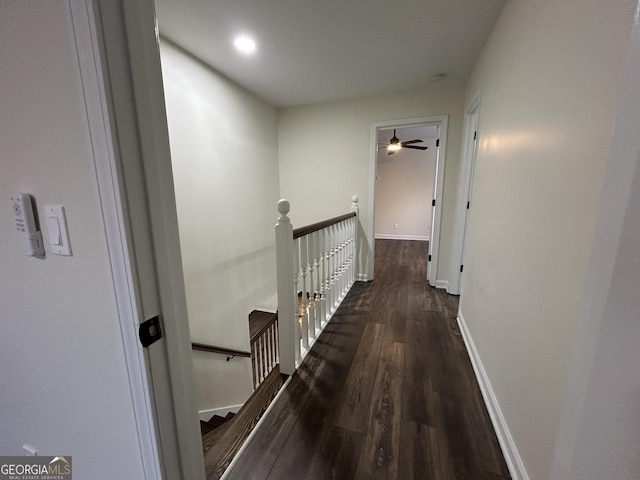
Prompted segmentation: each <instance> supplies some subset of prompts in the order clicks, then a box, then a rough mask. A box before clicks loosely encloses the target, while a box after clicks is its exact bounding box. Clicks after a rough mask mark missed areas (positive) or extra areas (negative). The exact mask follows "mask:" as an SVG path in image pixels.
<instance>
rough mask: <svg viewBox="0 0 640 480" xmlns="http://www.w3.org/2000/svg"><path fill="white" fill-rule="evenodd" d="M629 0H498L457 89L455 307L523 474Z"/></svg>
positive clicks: (590, 196) (597, 183) (560, 387)
mask: <svg viewBox="0 0 640 480" xmlns="http://www.w3.org/2000/svg"><path fill="white" fill-rule="evenodd" d="M634 4H635V1H633V0H626V1H620V2H615V3H608V4H606V5H605V4H603V3H599V2H584V1H578V0H536V1H525V0H512V1H510V2H507V4H506V5H505V9H504V11H503V12H502V14H501V16H500V18H499V20H498V22H497V23H496V26H495V28H494V30H493V32H492V35H491V37H490V39H489V40H488V42H487V44H486V45H485V48H484V51H483V53H482V55H481V57H480V59H479V61H478V63H477V65H476V67H475V69H474V71H473V74H472V77H471V80H470V81H469V83H468V86H467V101H471V100H472V98H473V96H474V95H475V94H476V93H477V92H478V91H479V90H480V88H482V105H481V114H480V137H479V146H478V154H477V162H476V174H475V178H474V190H473V192H474V203H473V207H472V210H471V219H470V231H469V236H468V247H467V257H466V259H465V271H464V275H465V278H464V285H465V289H464V294H463V296H462V299H461V312H462V314H463V316H464V319H465V320H466V323H467V325H468V328H469V331H470V333H471V336H472V338H473V340H474V343H475V345H476V347H477V349H478V352H479V357H480V359H481V361H482V363H483V365H484V368H485V369H486V372H487V376H488V378H489V380H490V383H491V385H492V387H493V389H494V391H495V394H496V398H497V401H498V403H499V406H500V408H501V410H502V413H503V415H504V418H505V420H506V424H507V425H508V428H509V430H510V432H511V434H512V436H513V439H514V441H515V446H516V448H517V450H518V451H519V453H520V455H521V457H522V459H523V461H524V465H525V467H526V470H527V471H528V474H529V476H530V478H532V479H547V478H550V466H551V462H552V458H553V449H554V443H555V439H556V436H557V434H558V425H559V423H560V421H561V417H562V414H563V400H564V396H565V390H566V388H567V382H568V380H569V374H568V372H569V368H568V366H569V364H570V359H571V356H572V351H573V350H574V348H575V347H576V342H575V338H577V337H578V336H577V335H576V332H578V331H580V329H581V328H582V324H581V322H580V321H579V318H578V314H579V311H580V302H581V298H582V292H583V290H584V287H585V280H586V273H587V267H588V264H589V258H590V254H591V246H592V240H593V236H594V228H595V223H596V218H597V211H598V203H599V195H600V191H601V186H602V182H603V178H604V171H605V165H606V162H607V158H608V150H609V147H610V144H611V132H612V130H613V126H614V117H615V110H616V104H617V96H618V92H619V88H620V82H621V78H622V72H623V66H624V61H625V55H626V53H627V47H628V44H629V33H630V27H631V25H632V21H633V8H634ZM594 255H598V252H594ZM593 478H599V477H593Z"/></svg>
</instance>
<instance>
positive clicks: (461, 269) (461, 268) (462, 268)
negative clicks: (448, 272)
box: [460, 265, 464, 273]
mask: <svg viewBox="0 0 640 480" xmlns="http://www.w3.org/2000/svg"><path fill="white" fill-rule="evenodd" d="M463 270H464V265H460V273H462V271H463Z"/></svg>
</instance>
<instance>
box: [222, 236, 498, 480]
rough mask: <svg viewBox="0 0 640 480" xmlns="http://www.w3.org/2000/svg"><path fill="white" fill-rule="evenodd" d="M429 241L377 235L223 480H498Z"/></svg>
mask: <svg viewBox="0 0 640 480" xmlns="http://www.w3.org/2000/svg"><path fill="white" fill-rule="evenodd" d="M426 257H427V243H426V242H413V241H397V240H376V259H375V268H376V272H375V280H374V281H373V282H369V283H364V282H358V283H356V284H355V285H354V286H353V287H352V289H351V291H350V292H349V294H348V295H347V297H346V298H345V300H344V301H343V303H342V305H341V306H340V308H339V310H338V312H336V314H335V315H334V317H333V319H332V321H331V322H330V323H329V325H328V326H327V328H326V329H325V331H324V333H323V334H322V335H321V336H320V337H319V339H318V340H317V342H316V344H315V345H314V348H313V349H312V351H311V352H310V353H309V355H308V356H307V357H306V358H305V360H304V362H303V364H302V366H301V368H300V369H299V371H298V372H297V373H296V374H295V375H294V376H293V377H292V379H291V382H290V383H289V385H288V386H287V388H286V390H285V391H284V392H283V395H281V396H280V398H279V399H278V401H277V402H276V403H275V404H274V408H273V411H272V412H271V413H270V414H269V415H268V416H267V417H266V418H265V423H264V425H263V426H262V428H260V429H259V430H258V431H257V432H256V435H255V437H254V438H253V439H252V440H251V441H250V443H249V444H248V446H247V447H248V448H247V449H246V450H245V451H244V452H243V454H242V455H241V457H240V458H239V461H238V463H237V464H236V466H235V467H234V468H233V469H232V470H231V471H229V472H228V474H229V476H228V478H229V479H236V480H249V479H256V480H257V479H269V480H283V479H288V480H297V479H340V480H349V479H383V480H393V479H399V480H404V479H455V480H458V479H474V480H482V479H487V480H489V479H491V480H497V479H508V478H510V477H509V473H508V470H507V467H506V465H505V462H504V459H503V456H502V453H501V451H500V448H499V445H498V441H497V439H496V436H495V433H494V431H493V428H492V425H491V422H490V420H489V416H488V414H487V412H486V409H485V406H484V403H483V400H482V396H481V393H480V390H479V389H478V385H477V382H476V379H475V376H474V373H473V369H472V367H471V363H470V361H469V358H468V356H467V353H466V349H465V347H464V343H463V340H462V337H461V335H460V332H459V329H458V325H457V322H456V319H455V316H456V313H457V309H458V297H454V296H451V295H448V294H447V293H446V292H444V291H442V290H436V289H434V288H432V287H430V286H429V285H428V283H427V282H426V280H425V266H426V264H425V259H426Z"/></svg>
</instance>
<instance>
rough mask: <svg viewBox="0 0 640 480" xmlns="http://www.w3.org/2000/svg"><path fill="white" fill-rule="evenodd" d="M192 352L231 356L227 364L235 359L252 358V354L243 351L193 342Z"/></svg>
mask: <svg viewBox="0 0 640 480" xmlns="http://www.w3.org/2000/svg"><path fill="white" fill-rule="evenodd" d="M191 349H192V350H200V351H201V352H209V353H220V354H222V355H229V357H227V362H228V361H229V360H231V359H232V358H233V357H248V358H251V352H245V351H243V350H234V349H232V348H223V347H214V346H213V345H207V344H205V343H195V342H191Z"/></svg>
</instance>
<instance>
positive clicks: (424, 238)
mask: <svg viewBox="0 0 640 480" xmlns="http://www.w3.org/2000/svg"><path fill="white" fill-rule="evenodd" d="M374 238H375V239H376V240H418V241H420V242H428V241H429V236H425V235H392V234H388V233H376V234H375V237H374Z"/></svg>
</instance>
